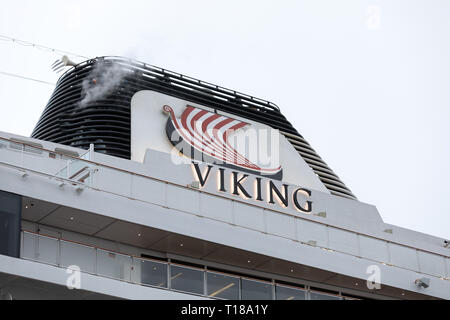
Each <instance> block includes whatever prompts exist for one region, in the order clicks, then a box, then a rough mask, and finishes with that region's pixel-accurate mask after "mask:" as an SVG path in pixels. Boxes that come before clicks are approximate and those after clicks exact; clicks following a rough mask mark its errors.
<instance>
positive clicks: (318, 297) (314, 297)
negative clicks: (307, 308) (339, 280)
mask: <svg viewBox="0 0 450 320" xmlns="http://www.w3.org/2000/svg"><path fill="white" fill-rule="evenodd" d="M309 296H310V297H311V300H342V298H341V297H338V296H334V295H331V294H326V293H320V292H315V291H310V292H309Z"/></svg>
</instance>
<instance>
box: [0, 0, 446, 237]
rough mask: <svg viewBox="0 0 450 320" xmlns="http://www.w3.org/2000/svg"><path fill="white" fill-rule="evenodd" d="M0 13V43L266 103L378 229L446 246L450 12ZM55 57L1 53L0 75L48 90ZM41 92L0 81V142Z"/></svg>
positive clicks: (315, 8)
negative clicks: (401, 230) (138, 68)
mask: <svg viewBox="0 0 450 320" xmlns="http://www.w3.org/2000/svg"><path fill="white" fill-rule="evenodd" d="M0 1H1V11H0V34H1V35H6V36H11V37H15V38H19V39H23V40H28V41H32V42H35V43H38V44H42V45H46V46H49V47H53V48H58V49H62V50H66V51H71V52H75V53H79V54H81V55H84V56H88V57H95V56H102V55H122V56H129V57H132V58H137V59H138V60H141V61H143V62H147V63H149V64H153V65H157V66H160V67H164V68H167V69H170V70H173V71H177V72H180V73H183V74H186V75H190V76H193V77H196V78H199V79H202V80H205V81H209V82H212V83H215V84H219V85H222V86H225V87H228V88H230V89H235V90H238V91H241V92H244V93H247V94H251V95H254V96H256V97H260V98H263V99H267V100H270V101H272V102H274V103H276V104H277V105H278V106H279V107H280V108H281V110H282V112H283V113H284V115H285V116H286V117H287V118H288V119H289V120H290V121H291V122H292V124H293V125H294V126H295V127H296V128H297V130H298V131H299V132H300V133H301V134H302V135H303V136H304V137H305V138H306V139H307V140H308V141H309V142H310V143H311V145H312V146H313V148H315V149H316V151H317V152H318V153H319V155H321V156H322V158H323V159H324V160H325V161H326V162H327V163H328V165H329V166H330V167H331V168H332V169H333V170H334V171H335V172H336V173H337V174H338V175H339V176H340V178H341V179H342V180H343V181H344V183H345V184H346V185H347V186H348V187H349V188H350V189H351V190H352V191H353V193H354V194H355V195H356V196H357V197H358V199H359V200H361V201H363V202H367V203H371V204H374V205H376V206H377V208H378V210H379V211H380V213H381V216H382V217H383V219H384V221H385V222H387V223H392V224H396V225H399V226H402V227H406V228H411V229H414V230H417V231H421V232H425V233H430V234H433V235H437V236H441V237H444V238H450V203H449V201H450V200H449V199H450V166H449V163H450V143H449V142H448V139H449V137H450V126H449V120H450V89H449V88H450V1H448V0H441V1H440V0H420V1H414V0H379V1H374V0H371V1H369V0H361V1H357V0H340V1H335V0H329V1H319V0H309V1H300V0H296V1H287V0H283V1H261V0H258V1H230V0H228V1H220V2H219V1H211V0H209V1H195V0H190V1H167V0H165V1H148V0H147V1H132V0H129V1H112V0H108V1H97V0H95V1H94V0H91V1H43V0H39V1H33V0H30V1H20V0H15V1H6V0H0ZM57 57H58V56H57V55H55V54H53V53H51V52H43V51H39V50H37V49H33V48H32V47H23V46H20V45H17V44H13V43H11V42H6V41H0V71H3V72H11V73H17V74H20V75H24V76H27V77H33V78H37V79H41V80H45V81H49V82H56V80H57V78H58V76H57V75H56V74H55V73H53V72H52V71H51V69H50V65H51V63H53V61H54V60H55V59H56V58H57ZM75 60H76V61H78V62H80V61H81V59H75ZM52 91H53V87H52V86H49V85H46V84H40V83H36V82H32V81H27V80H21V79H16V78H13V77H8V76H5V75H1V74H0V97H1V100H0V101H1V104H0V108H1V116H0V131H7V132H11V133H15V134H21V135H25V136H29V135H30V134H31V131H32V129H33V127H34V125H35V123H36V121H37V120H38V118H39V116H40V114H41V112H42V111H43V108H44V107H45V104H46V102H47V100H48V99H49V97H50V94H51V92H52ZM299 184H301V183H300V182H299Z"/></svg>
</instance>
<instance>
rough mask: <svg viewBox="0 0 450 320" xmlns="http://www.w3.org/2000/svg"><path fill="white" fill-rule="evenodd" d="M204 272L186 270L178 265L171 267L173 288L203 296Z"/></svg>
mask: <svg viewBox="0 0 450 320" xmlns="http://www.w3.org/2000/svg"><path fill="white" fill-rule="evenodd" d="M203 274H204V270H199V269H192V268H185V267H181V266H177V265H171V266H170V281H171V288H172V289H174V290H180V291H185V292H191V293H197V294H203V292H204V277H203Z"/></svg>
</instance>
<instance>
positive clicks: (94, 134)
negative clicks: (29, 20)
mask: <svg viewBox="0 0 450 320" xmlns="http://www.w3.org/2000/svg"><path fill="white" fill-rule="evenodd" d="M299 129H301V128H299ZM0 176H1V179H0V204H1V206H0V299H3V300H19V299H77V300H78V299H121V300H122V299H146V300H147V299H148V300H361V299H362V300H365V299H375V300H385V299H394V300H397V299H399V300H403V299H406V300H412V299H420V300H428V299H450V247H449V245H448V241H447V239H442V238H438V237H435V236H432V235H428V234H423V233H419V232H416V231H413V230H408V229H405V228H402V227H400V226H394V225H390V224H387V223H385V222H384V221H383V220H382V218H381V216H380V214H379V212H378V211H377V209H376V207H375V206H373V205H371V204H366V203H363V202H361V201H359V200H358V199H357V197H356V196H355V194H354V193H353V192H352V191H351V190H350V188H349V187H347V186H346V185H345V184H344V182H343V181H341V179H340V178H339V177H338V176H337V175H336V174H335V173H334V171H333V170H332V169H331V168H330V167H329V166H328V165H327V164H326V162H325V161H324V160H323V159H322V158H321V157H320V156H319V155H318V154H317V153H316V151H315V150H314V149H313V147H312V146H311V145H310V144H309V143H308V142H307V141H306V140H305V138H304V137H303V136H302V135H301V134H300V133H299V132H298V131H297V130H296V129H295V128H294V127H293V126H292V125H291V123H290V122H289V121H288V120H287V119H286V118H285V117H284V116H283V114H282V113H281V111H280V108H279V107H278V106H277V105H276V104H274V103H272V102H269V101H265V100H263V99H260V98H256V97H253V96H250V95H247V94H243V93H240V92H237V91H235V90H230V89H227V88H224V87H221V86H218V85H214V84H211V83H208V82H205V81H201V80H197V79H194V78H192V77H189V76H185V75H182V74H179V73H176V72H173V71H169V70H166V69H163V68H159V67H155V66H152V65H148V64H145V63H141V62H138V61H133V60H130V59H126V58H121V57H99V58H95V59H90V60H87V61H84V62H82V63H79V64H76V65H74V66H68V67H67V70H65V72H64V73H63V75H62V76H61V77H60V79H59V80H58V82H57V84H56V88H55V90H54V92H53V94H52V96H51V97H50V99H49V101H48V103H47V105H46V107H45V109H44V110H43V113H42V116H41V117H40V119H39V121H38V123H37V124H36V126H35V128H34V130H33V132H32V135H31V137H24V136H19V135H16V134H14V133H8V132H0ZM436 223H438V222H436Z"/></svg>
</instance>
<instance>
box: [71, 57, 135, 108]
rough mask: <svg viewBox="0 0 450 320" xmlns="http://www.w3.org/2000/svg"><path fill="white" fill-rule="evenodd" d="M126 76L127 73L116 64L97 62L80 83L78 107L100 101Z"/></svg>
mask: <svg viewBox="0 0 450 320" xmlns="http://www.w3.org/2000/svg"><path fill="white" fill-rule="evenodd" d="M126 75H127V71H126V70H124V69H123V67H122V66H121V65H119V64H117V63H106V62H97V64H96V65H95V66H94V69H92V71H91V73H90V74H89V76H88V77H87V78H86V79H84V80H83V82H82V91H81V96H82V97H83V99H82V100H81V101H80V103H79V106H80V107H85V106H86V105H87V104H88V103H90V102H93V101H96V100H100V99H102V98H103V97H104V96H106V95H107V94H109V93H111V91H112V90H113V89H114V88H115V87H116V86H117V85H119V84H120V81H122V79H123V78H124V77H125V76H126Z"/></svg>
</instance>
